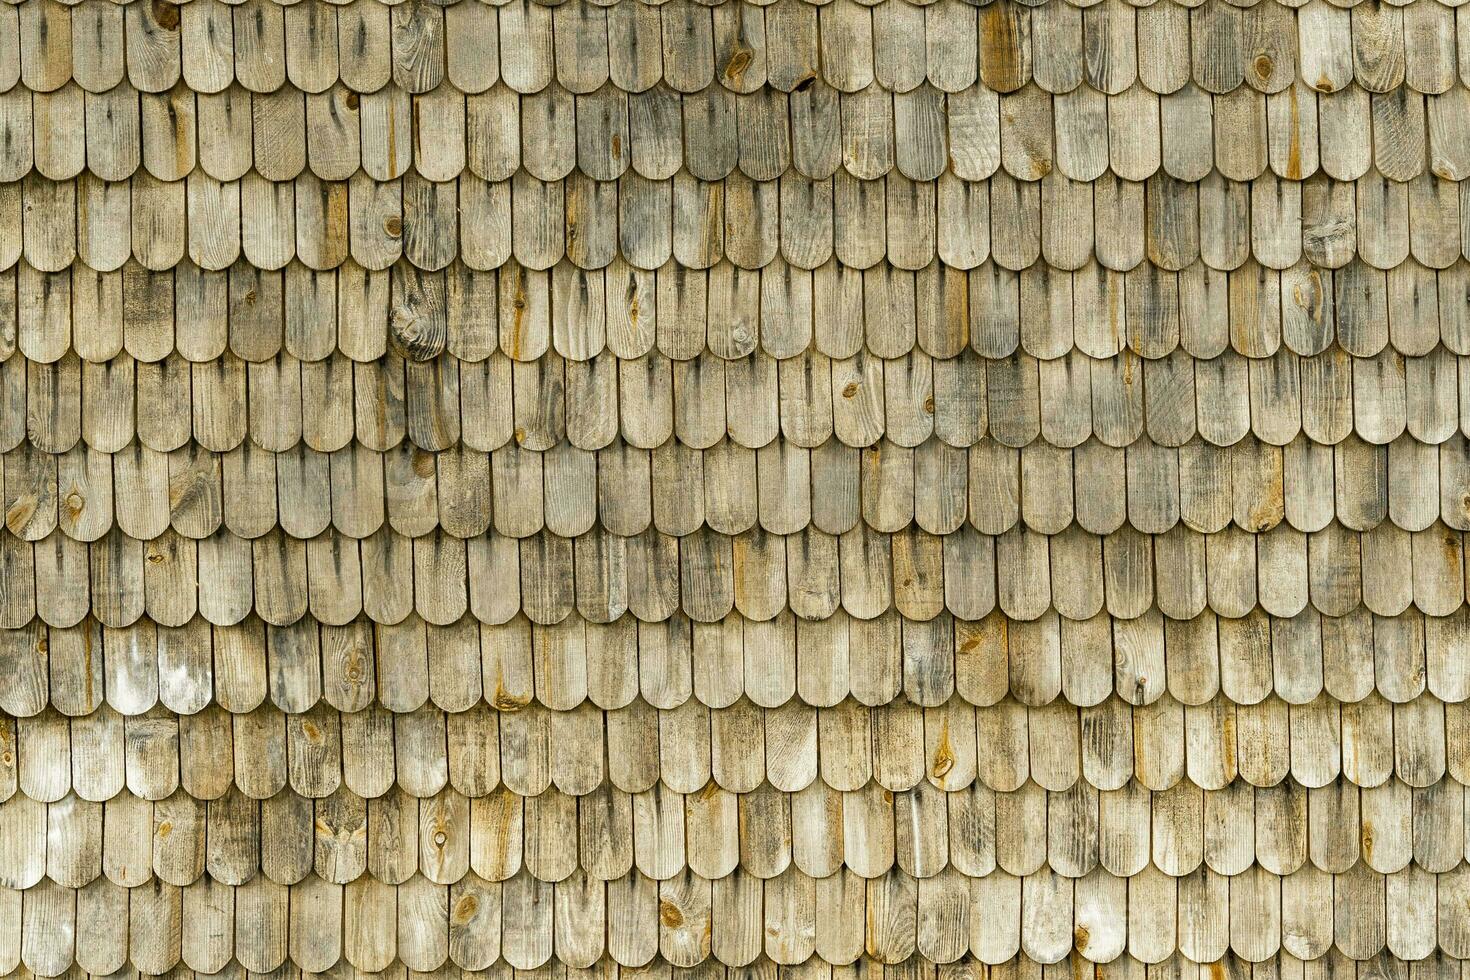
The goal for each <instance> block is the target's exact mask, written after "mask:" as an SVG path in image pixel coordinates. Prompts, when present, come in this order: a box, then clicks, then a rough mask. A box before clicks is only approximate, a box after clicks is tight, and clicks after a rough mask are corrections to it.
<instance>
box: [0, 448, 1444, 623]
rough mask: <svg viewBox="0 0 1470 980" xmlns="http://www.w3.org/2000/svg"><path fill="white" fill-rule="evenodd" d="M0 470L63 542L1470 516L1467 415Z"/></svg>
mask: <svg viewBox="0 0 1470 980" xmlns="http://www.w3.org/2000/svg"><path fill="white" fill-rule="evenodd" d="M0 474H3V482H0V487H3V496H0V500H3V503H4V512H5V526H6V529H7V530H8V531H9V532H10V534H12V535H14V536H16V537H19V538H20V539H21V540H22V541H27V542H36V543H37V544H38V546H39V547H41V548H43V549H51V548H60V549H63V550H66V549H67V548H68V547H70V546H69V545H68V544H67V543H66V542H60V541H53V542H52V544H50V545H46V544H43V542H46V541H47V540H48V539H52V536H53V535H55V534H57V533H62V534H64V535H65V536H66V537H67V538H69V539H71V541H73V542H84V543H92V542H96V541H99V540H101V539H102V538H104V537H105V536H106V535H107V534H108V533H109V532H111V531H112V530H113V529H114V528H117V529H118V530H120V531H121V532H122V533H124V534H126V535H127V536H128V537H130V538H134V539H138V540H141V541H153V540H155V539H165V540H161V541H159V542H158V544H157V545H156V547H157V548H158V549H159V550H161V551H163V552H173V551H176V550H177V549H178V548H181V547H183V548H190V549H192V548H193V547H194V545H193V544H191V543H190V542H191V541H197V540H201V539H205V538H209V537H212V536H213V535H215V534H216V533H217V532H220V531H221V529H222V528H223V529H226V530H227V531H228V532H229V533H230V534H232V535H234V536H236V537H239V538H242V539H249V540H255V539H260V538H264V537H266V536H270V537H271V538H272V540H268V541H265V542H263V547H264V548H266V549H267V550H270V549H274V548H277V547H281V546H283V545H282V543H281V542H277V541H276V540H274V539H275V538H279V537H281V536H282V534H281V533H277V528H279V529H280V532H283V534H284V537H285V539H286V541H285V542H284V546H285V547H288V548H290V547H295V545H294V544H293V543H292V542H291V539H297V540H306V541H309V540H312V539H316V538H318V537H320V536H321V535H323V534H329V535H330V537H329V538H328V540H327V541H323V542H318V545H319V546H321V547H336V545H332V544H330V542H331V541H333V540H335V539H336V538H337V537H338V536H343V537H345V538H346V539H347V541H346V544H347V546H349V547H354V548H355V545H354V544H352V541H353V540H354V539H363V538H368V537H371V536H373V535H375V534H378V533H379V532H382V531H385V530H387V529H391V530H392V531H393V532H395V533H396V534H397V535H399V536H400V537H402V538H404V539H419V538H425V537H426V536H428V535H434V534H436V533H438V532H442V533H443V535H447V536H448V537H450V538H456V539H469V538H477V537H479V536H481V535H484V534H486V533H489V532H494V533H495V534H496V535H498V536H502V537H508V538H515V539H526V538H530V537H533V536H535V535H538V534H541V533H543V532H547V533H549V534H551V535H552V536H554V537H558V538H564V539H568V540H571V539H583V540H580V541H579V543H578V544H577V545H575V546H574V547H576V548H587V549H591V550H592V551H593V552H600V551H601V550H603V549H607V548H615V549H621V548H623V547H625V545H623V544H622V543H615V544H609V543H606V541H604V540H603V539H604V538H605V537H606V536H607V535H613V536H616V537H618V538H627V537H633V536H637V535H641V534H644V533H645V532H648V531H649V530H650V529H656V530H657V532H658V533H661V534H664V535H668V536H670V537H674V538H682V537H685V536H687V535H691V534H696V533H700V532H702V531H703V530H704V529H706V528H707V529H709V531H710V532H713V533H715V534H719V535H726V536H731V535H736V536H738V535H745V534H747V533H754V532H757V531H763V532H766V533H769V534H774V535H783V536H785V535H794V534H799V533H802V532H804V531H807V530H808V529H813V530H814V531H816V532H820V533H821V534H824V535H843V534H847V533H849V532H853V531H856V530H859V529H863V528H866V529H867V530H869V531H875V532H878V533H881V534H915V535H918V536H919V537H920V538H922V537H924V536H926V535H938V536H944V535H948V534H951V533H954V532H963V533H965V534H970V533H972V530H973V531H979V532H981V533H982V534H986V535H1002V534H1006V533H1008V532H1011V531H1012V530H1013V529H1016V528H1017V527H1018V526H1020V527H1022V528H1024V529H1026V530H1029V531H1033V532H1037V533H1040V534H1043V535H1051V536H1058V537H1059V538H1060V539H1064V540H1059V541H1058V542H1057V543H1056V544H1055V545H1054V547H1055V548H1057V549H1058V550H1061V549H1065V550H1066V553H1067V555H1068V556H1069V560H1075V559H1076V558H1077V557H1079V556H1080V555H1081V554H1085V553H1087V552H1088V551H1090V550H1096V548H1097V547H1099V545H1098V544H1097V540H1098V539H1099V538H1106V537H1107V536H1110V535H1114V534H1117V533H1119V532H1128V531H1133V532H1141V533H1144V534H1158V535H1167V534H1170V533H1171V532H1174V531H1175V529H1176V528H1179V527H1180V525H1183V528H1182V529H1180V531H1179V533H1178V534H1177V535H1176V537H1177V538H1179V539H1180V540H1194V539H1193V536H1192V534H1191V533H1190V532H1199V533H1201V534H1204V535H1207V536H1208V535H1216V534H1218V533H1220V532H1229V533H1232V534H1234V533H1239V532H1242V531H1243V532H1246V533H1248V534H1258V533H1264V532H1276V533H1279V534H1280V535H1282V538H1281V542H1285V541H1286V540H1287V539H1291V540H1295V539H1297V538H1298V537H1299V535H1300V534H1301V533H1305V534H1315V533H1317V532H1322V531H1327V530H1329V529H1331V530H1332V533H1333V534H1335V535H1336V536H1337V537H1338V538H1339V539H1340V540H1342V541H1347V540H1349V538H1350V535H1347V534H1346V533H1345V532H1374V531H1376V530H1377V529H1378V528H1379V527H1380V526H1382V525H1385V523H1387V524H1391V525H1392V527H1393V528H1397V529H1399V530H1401V531H1408V532H1414V533H1418V532H1428V531H1431V530H1433V529H1435V528H1436V527H1437V528H1438V531H1439V532H1440V533H1441V535H1443V534H1449V535H1450V537H1454V536H1455V533H1454V532H1459V531H1464V530H1470V507H1467V491H1470V454H1467V451H1466V448H1465V442H1464V440H1463V439H1462V438H1461V437H1459V436H1456V437H1455V438H1454V439H1452V440H1451V441H1450V442H1447V443H1446V444H1445V445H1444V446H1442V447H1439V448H1436V447H1434V446H1425V445H1423V444H1421V443H1418V442H1415V441H1413V440H1412V439H1401V440H1399V441H1398V442H1395V443H1393V444H1391V445H1390V446H1388V447H1373V446H1369V445H1365V444H1364V443H1362V442H1359V441H1356V440H1354V441H1351V442H1345V443H1343V444H1341V445H1339V446H1337V447H1336V448H1335V449H1332V448H1328V447H1323V446H1319V445H1316V444H1313V443H1310V442H1308V441H1306V440H1298V441H1296V442H1293V443H1290V444H1288V445H1287V446H1286V447H1285V448H1284V449H1280V448H1277V447H1273V446H1269V445H1263V444H1261V443H1258V442H1255V441H1250V442H1242V443H1238V444H1236V445H1235V446H1234V447H1232V448H1229V449H1217V448H1215V447H1211V446H1208V445H1205V444H1201V443H1189V444H1187V445H1185V446H1183V447H1181V448H1179V449H1174V448H1172V447H1168V446H1158V445H1156V444H1153V443H1151V442H1147V441H1144V442H1140V443H1135V444H1134V445H1132V446H1130V447H1129V448H1127V449H1113V448H1110V447H1107V446H1104V445H1101V444H1098V443H1093V442H1090V443H1086V444H1084V445H1082V446H1079V447H1077V448H1076V449H1058V448H1055V447H1052V446H1049V445H1046V444H1042V443H1038V444H1034V445H1032V446H1029V447H1027V448H1025V449H1021V450H1015V449H1009V448H1006V447H1004V446H1000V445H998V444H996V443H994V442H984V443H981V444H980V445H978V446H976V447H975V448H973V449H970V450H969V451H968V452H967V451H966V450H963V449H953V448H950V447H946V446H944V445H942V444H940V443H937V442H933V441H930V442H926V443H924V444H922V445H921V446H919V447H918V448H917V449H908V448H905V447H903V446H899V445H895V444H893V443H889V442H881V443H879V444H877V445H876V446H874V447H873V448H871V449H869V450H866V451H859V450H856V449H849V448H846V447H842V446H839V445H836V444H828V445H826V446H824V447H822V448H819V449H817V450H814V451H808V450H806V449H802V448H799V447H795V446H792V445H791V444H789V443H785V442H782V443H777V444H775V445H773V446H771V447H769V448H766V449H761V450H751V449H745V448H743V447H740V446H738V445H735V444H733V443H729V442H722V443H719V444H717V445H715V446H713V447H711V448H709V449H707V450H704V451H699V450H693V449H689V448H687V447H683V446H680V445H678V444H671V445H669V446H666V447H663V448H660V449H656V450H654V451H653V452H651V453H650V452H647V451H644V450H638V449H631V448H628V447H627V446H625V445H621V444H619V445H617V446H614V447H612V448H608V449H604V450H601V451H600V452H596V453H593V452H588V451H584V450H579V449H574V448H570V447H566V446H563V447H561V448H558V449H554V450H552V451H550V452H546V453H539V452H529V451H527V450H524V449H518V448H506V449H501V450H497V451H496V452H493V453H486V452H479V451H474V450H462V449H451V450H447V451H445V452H442V453H439V454H428V453H423V452H420V451H419V450H416V449H414V448H413V447H411V446H408V445H404V446H400V447H398V448H396V449H392V450H389V451H387V452H386V453H379V452H376V451H373V450H368V449H364V448H362V447H360V446H357V447H352V448H349V449H344V450H341V451H339V452H334V453H317V452H315V451H314V450H310V449H299V450H287V451H283V452H280V453H273V452H269V451H264V450H260V449H258V448H256V447H255V446H253V445H250V444H247V445H245V446H242V447H241V448H239V449H236V450H234V451H232V452H229V453H223V454H217V453H212V452H208V451H205V450H201V449H200V448H199V447H197V446H194V445H186V446H185V447H184V448H181V449H178V450H174V451H172V452H170V453H160V452H155V451H153V450H150V449H147V448H143V447H140V446H137V445H133V446H130V447H126V448H124V449H122V450H120V451H119V452H118V453H117V454H115V455H111V456H109V455H107V454H106V453H102V452H97V451H90V452H89V451H87V450H84V449H75V450H72V451H70V452H68V453H66V454H64V455H60V456H52V455H48V454H45V453H40V452H36V451H35V450H33V449H31V448H29V447H26V446H22V447H21V448H18V449H14V450H11V451H10V452H7V453H5V454H4V455H3V456H0ZM1334 522H1336V525H1340V527H1336V526H1335V525H1334ZM1440 522H1443V523H1440ZM58 529H59V531H58ZM1184 529H1187V530H1184ZM1384 533H1385V537H1384V540H1389V539H1391V538H1392V537H1393V532H1392V530H1391V529H1390V530H1386V531H1385V532H1384ZM589 534H590V535H592V536H593V537H588V538H585V539H584V536H586V535H589ZM757 536H758V535H757ZM176 537H182V539H184V540H183V541H179V542H175V541H174V540H173V539H174V538H176ZM1446 541H1447V542H1448V541H1449V538H1446ZM1084 542H1090V543H1084ZM1216 545H1217V546H1221V547H1223V546H1224V545H1222V544H1221V543H1220V542H1216ZM749 546H751V545H750V544H749V543H748V542H747V543H742V544H741V545H739V547H740V548H742V549H744V548H746V547H749ZM1447 546H1448V545H1447ZM1103 547H1106V545H1103ZM1280 547H1287V545H1285V544H1283V543H1279V542H1277V541H1275V540H1274V539H1273V540H1272V541H1271V542H1270V543H1265V544H1262V545H1261V549H1262V553H1263V555H1264V554H1275V549H1277V548H1280ZM1457 547H1458V546H1457ZM1078 548H1081V549H1082V551H1081V552H1075V549H1078ZM1354 548H1356V545H1354ZM1263 560H1265V559H1264V558H1263ZM1273 611H1276V610H1273Z"/></svg>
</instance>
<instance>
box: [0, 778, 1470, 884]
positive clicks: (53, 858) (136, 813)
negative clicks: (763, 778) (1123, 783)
mask: <svg viewBox="0 0 1470 980" xmlns="http://www.w3.org/2000/svg"><path fill="white" fill-rule="evenodd" d="M813 785H814V788H813V789H810V790H807V791H804V792H802V793H796V794H786V793H782V792H780V791H777V790H774V789H772V788H770V787H769V786H762V787H760V788H759V789H758V790H756V791H754V792H751V793H747V794H744V795H736V794H733V793H730V792H727V791H724V790H721V789H719V788H717V787H711V788H710V789H709V790H707V791H702V792H700V793H698V794H687V795H684V794H678V793H674V792H672V791H669V790H666V789H659V790H653V791H647V792H644V793H640V794H632V795H630V794H627V793H621V792H619V791H617V790H600V791H597V792H595V793H594V794H592V795H589V796H583V797H580V798H574V797H571V796H567V795H564V794H562V793H561V792H559V791H557V790H554V789H552V790H547V791H545V792H543V793H542V794H541V795H539V796H534V797H527V798H522V797H520V796H517V795H515V794H514V793H511V792H509V791H498V792H495V793H492V794H491V795H489V796H486V797H483V798H475V799H470V798H467V797H465V796H462V795H460V794H459V793H457V792H455V791H454V790H445V791H442V792H441V793H439V794H438V795H436V796H435V797H433V798H428V799H423V800H419V799H415V798H414V797H411V796H409V795H407V794H406V793H402V792H397V793H390V794H389V795H386V796H383V797H381V798H375V799H364V798H362V797H360V796H357V795H356V794H354V793H352V792H351V791H350V790H340V791H337V792H334V793H332V794H329V795H327V796H324V797H322V798H319V799H317V800H315V801H313V800H312V799H310V798H306V797H302V796H298V795H297V794H296V793H294V792H292V791H290V790H286V791H282V792H280V793H278V794H277V795H274V796H272V797H268V798H266V799H265V800H264V801H257V800H254V799H251V798H248V797H246V796H244V795H242V794H240V793H239V792H238V791H237V790H231V791H230V792H228V793H227V794H226V795H224V796H222V797H219V798H216V799H213V800H209V801H205V800H198V799H195V798H193V797H191V796H189V795H188V794H187V793H186V792H182V791H180V792H176V793H175V794H174V795H172V796H170V797H167V798H163V799H160V800H158V801H157V802H151V801H149V800H146V799H141V798H139V797H136V796H133V795H131V794H130V793H128V792H126V791H124V792H122V793H120V794H119V795H117V796H115V797H113V798H111V799H109V800H108V801H106V802H88V801H85V800H81V799H79V798H77V797H75V796H67V797H64V798H62V799H60V800H57V801H54V802H51V803H50V804H43V803H39V802H36V801H34V800H32V799H30V798H29V797H26V796H24V795H16V796H13V797H11V798H10V799H9V800H8V801H6V802H0V827H3V828H4V830H5V838H4V847H3V848H0V887H9V888H22V889H24V888H31V887H33V886H35V885H37V884H38V883H41V882H42V881H43V879H47V878H49V879H50V880H51V881H54V882H55V883H57V884H60V885H62V886H64V887H67V888H82V887H86V886H87V885H89V884H91V883H92V882H93V881H96V880H97V879H99V878H102V877H104V876H105V877H106V879H107V880H108V881H111V882H112V883H114V884H117V885H121V886H123V887H130V888H131V887H138V886H140V885H143V884H147V883H148V882H149V881H151V880H153V879H154V878H155V877H156V878H157V879H158V880H159V881H161V882H163V883H166V884H168V885H173V886H176V887H183V886H187V885H191V884H193V883H194V882H196V881H198V880H199V879H200V878H201V877H202V876H204V875H205V874H206V873H207V874H208V875H209V876H210V877H211V878H213V879H216V880H218V881H221V882H223V883H225V884H229V885H243V884H247V883H248V882H250V881H251V880H252V879H254V878H255V877H256V875H258V874H263V875H265V876H266V877H267V878H269V879H270V880H272V881H274V882H276V883H278V884H283V885H294V884H296V883H298V882H300V881H303V880H306V879H307V878H308V877H309V876H312V875H313V874H314V875H315V876H317V877H319V878H321V879H324V880H326V881H329V882H332V883H334V884H349V883H351V882H353V881H357V880H359V879H362V878H363V877H364V876H365V875H371V876H372V878H373V879H376V881H378V882H382V883H385V884H388V885H399V884H402V883H403V882H405V881H407V880H409V879H411V878H412V877H413V876H414V875H415V874H422V875H423V876H424V877H426V878H428V879H429V880H430V881H432V882H434V883H435V884H440V885H452V884H456V883H458V882H460V881H462V880H463V879H464V878H465V877H466V876H467V875H470V874H473V875H476V876H478V877H480V878H482V879H486V880H488V881H493V882H499V881H504V880H506V879H508V878H511V877H514V876H516V875H518V874H520V873H522V871H523V870H524V872H525V873H526V874H527V875H528V876H529V877H531V878H533V879H535V880H537V881H545V882H563V881H567V880H568V879H571V880H572V881H573V882H574V883H580V879H581V877H582V876H583V875H585V876H586V878H589V879H591V880H593V881H609V880H616V879H619V878H623V877H624V876H626V875H628V874H629V873H630V872H631V873H636V874H640V875H642V876H644V877H648V878H651V879H654V880H656V881H667V880H669V879H672V878H675V877H677V876H679V875H682V874H684V873H686V872H693V873H694V874H696V875H698V876H700V877H703V878H707V879H712V880H721V879H725V878H728V877H730V876H731V875H735V876H737V879H736V881H737V882H748V881H750V879H757V880H758V881H770V880H772V879H780V878H782V877H783V876H794V877H796V878H798V879H801V878H804V877H807V876H810V877H812V878H826V877H828V876H830V875H833V874H838V873H841V872H843V871H847V872H850V873H852V874H854V875H856V876H858V877H860V878H865V879H873V878H879V877H882V876H884V875H887V874H889V873H890V872H892V871H894V870H898V871H900V872H901V873H903V874H904V875H908V876H912V877H915V878H918V879H919V880H920V881H930V882H932V883H934V884H942V883H943V882H944V881H945V880H947V879H949V878H952V877H954V876H956V875H959V876H963V877H965V878H984V877H988V876H989V875H991V874H993V873H996V872H997V871H999V872H1000V873H1001V875H1002V877H1006V876H1012V875H1014V876H1018V877H1025V876H1029V875H1033V874H1036V873H1037V872H1041V871H1044V870H1047V869H1049V870H1050V871H1052V872H1055V873H1057V874H1059V875H1061V876H1063V877H1066V878H1074V879H1076V878H1086V877H1088V876H1090V875H1093V874H1094V873H1100V875H1101V876H1102V877H1104V878H1108V877H1117V878H1131V877H1134V876H1143V877H1144V878H1145V880H1147V881H1148V883H1149V884H1157V882H1155V881H1153V879H1154V878H1157V877H1161V876H1168V877H1170V878H1182V877H1185V876H1189V875H1195V874H1198V873H1200V872H1201V870H1202V869H1205V868H1208V869H1209V871H1212V872H1214V873H1215V874H1217V875H1227V876H1232V877H1233V876H1240V875H1243V876H1244V878H1243V879H1241V880H1243V881H1244V882H1245V883H1247V884H1249V883H1251V882H1252V880H1253V879H1254V878H1255V877H1256V876H1258V875H1260V874H1262V873H1265V874H1269V875H1277V876H1289V875H1293V874H1295V873H1297V872H1298V871H1301V870H1302V869H1304V868H1305V869H1306V870H1307V873H1308V874H1309V875H1310V876H1312V877H1315V872H1318V871H1325V872H1327V873H1329V874H1345V873H1349V872H1351V871H1352V870H1353V869H1354V867H1355V866H1358V865H1359V864H1360V863H1361V864H1362V865H1366V866H1367V867H1368V868H1369V869H1371V870H1373V871H1376V872H1378V873H1379V874H1398V873H1400V872H1404V871H1406V870H1407V871H1408V873H1410V874H1422V873H1426V872H1427V873H1429V874H1444V873H1446V872H1455V871H1457V869H1459V868H1460V867H1461V865H1462V864H1463V862H1464V861H1465V847H1464V843H1463V842H1464V826H1463V825H1464V822H1465V818H1464V812H1463V809H1464V808H1463V797H1464V793H1465V790H1464V787H1462V786H1461V785H1460V784H1459V783H1456V782H1448V781H1446V782H1444V783H1440V784H1437V785H1435V786H1433V787H1430V788H1429V789H1426V790H1411V789H1409V788H1408V787H1406V786H1404V785H1403V784H1402V783H1397V782H1390V783H1387V784H1385V785H1384V786H1382V787H1380V788H1379V789H1375V790H1359V789H1358V788H1357V787H1354V786H1342V785H1340V784H1339V785H1334V786H1328V787H1325V788H1322V789H1319V790H1306V789H1302V788H1300V787H1297V786H1295V785H1292V784H1282V785H1280V786H1278V787H1274V788H1271V789H1254V788H1252V787H1251V786H1249V785H1247V784H1244V783H1236V784H1234V786H1233V787H1232V788H1230V789H1228V790H1223V791H1218V792H1201V791H1200V790H1198V789H1197V788H1194V787H1185V788H1182V789H1180V790H1177V791H1170V792H1167V793H1159V794H1153V795H1152V796H1151V794H1150V793H1149V792H1148V791H1147V790H1144V789H1141V788H1140V787H1138V786H1136V785H1130V787H1128V788H1125V789H1122V790H1117V791H1113V792H1098V791H1097V790H1095V789H1092V788H1091V787H1088V786H1086V784H1078V789H1076V790H1073V791H1069V792H1066V793H1052V794H1048V793H1046V792H1045V791H1044V790H1041V789H1039V788H1037V787H1036V786H1035V784H1028V785H1027V787H1026V788H1025V789H1024V790H1022V791H1018V792H1016V793H1010V794H1005V793H1001V794H996V793H992V792H990V791H989V790H984V789H979V790H976V791H973V792H972V791H965V792H959V793H945V792H943V791H941V790H936V789H931V788H928V787H927V785H926V786H925V788H924V789H921V790H916V791H905V792H901V793H898V794H894V793H887V792H886V791H884V790H882V789H881V788H880V787H877V786H876V785H874V786H872V787H871V788H869V789H865V790H861V791H858V792H851V793H838V792H836V791H833V790H830V789H827V788H825V787H822V786H820V785H819V784H813ZM48 840H49V842H50V843H49V845H48ZM207 841H208V842H210V843H212V846H211V847H209V849H208V852H207V853H206V842H207ZM579 862H580V865H579ZM635 869H636V871H635ZM1099 869H1101V870H1100V871H1099ZM734 883H735V882H732V884H734ZM777 884H778V886H779V885H781V884H789V881H787V882H779V881H778V883H777ZM1082 884H1084V883H1081V882H1079V886H1080V885H1082ZM756 887H760V886H759V884H757V885H756ZM1165 887H1168V886H1167V885H1165Z"/></svg>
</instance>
